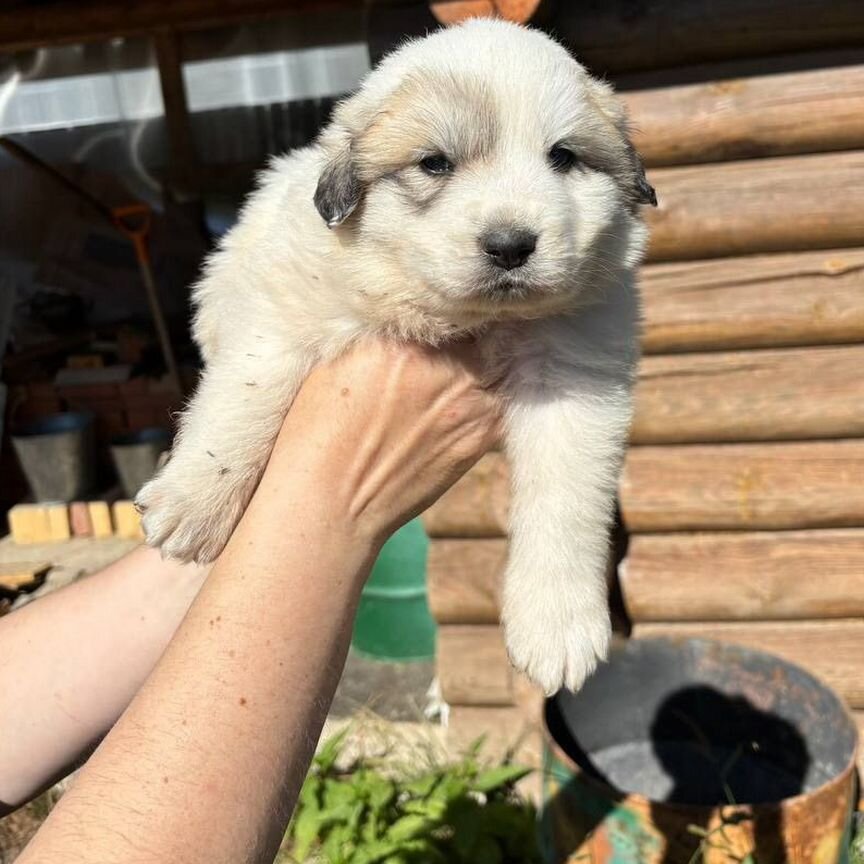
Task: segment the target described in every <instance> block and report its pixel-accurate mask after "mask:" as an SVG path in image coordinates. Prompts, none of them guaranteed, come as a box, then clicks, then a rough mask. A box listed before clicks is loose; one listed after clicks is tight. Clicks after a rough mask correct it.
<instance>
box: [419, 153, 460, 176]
mask: <svg viewBox="0 0 864 864" xmlns="http://www.w3.org/2000/svg"><path fill="white" fill-rule="evenodd" d="M420 167H421V168H422V169H423V170H424V171H425V172H426V173H427V174H449V173H450V172H451V171H452V170H453V163H452V162H451V161H450V160H449V159H448V158H447V157H446V156H445V155H444V154H443V153H433V154H432V155H431V156H427V157H426V158H425V159H421V160H420Z"/></svg>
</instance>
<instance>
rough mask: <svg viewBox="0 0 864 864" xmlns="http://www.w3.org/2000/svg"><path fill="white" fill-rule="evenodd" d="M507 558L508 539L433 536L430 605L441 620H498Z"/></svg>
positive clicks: (468, 621) (433, 613)
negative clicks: (435, 538) (502, 580)
mask: <svg viewBox="0 0 864 864" xmlns="http://www.w3.org/2000/svg"><path fill="white" fill-rule="evenodd" d="M506 562H507V541H506V540H503V539H490V540H433V541H432V543H431V544H430V546H429V560H428V564H427V582H428V591H429V608H430V609H431V611H432V615H433V617H434V618H435V620H436V621H438V622H439V623H440V624H494V623H496V622H497V621H498V608H499V606H498V592H499V587H500V582H501V577H502V576H503V573H504V566H505V564H506Z"/></svg>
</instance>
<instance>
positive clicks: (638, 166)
mask: <svg viewBox="0 0 864 864" xmlns="http://www.w3.org/2000/svg"><path fill="white" fill-rule="evenodd" d="M630 155H631V157H632V159H633V168H634V172H635V179H634V182H633V185H634V188H635V190H636V201H637V202H638V203H639V204H650V205H651V206H652V207H656V206H657V193H656V192H655V191H654V187H653V186H652V185H651V184H650V183H649V182H648V178H647V177H646V176H645V166H644V165H643V164H642V160H641V159H640V158H639V154H638V153H637V152H636V151H635V150H634V149H633V145H632V144H631V145H630Z"/></svg>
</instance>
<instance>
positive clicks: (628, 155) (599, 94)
mask: <svg viewBox="0 0 864 864" xmlns="http://www.w3.org/2000/svg"><path fill="white" fill-rule="evenodd" d="M588 82H589V92H590V94H591V98H592V99H593V101H594V104H595V105H596V107H597V109H598V110H599V111H600V113H601V114H602V115H603V116H604V117H605V118H606V120H607V121H608V122H609V123H611V124H612V126H613V127H614V128H615V131H616V132H617V133H618V135H619V136H620V141H621V142H623V146H624V154H623V156H624V160H623V161H624V163H625V164H624V165H623V166H621V170H620V171H619V174H620V177H621V182H622V185H624V187H625V188H626V191H627V194H628V196H629V198H630V200H631V201H632V202H633V203H635V204H650V205H651V206H652V207H656V206H657V193H656V192H655V191H654V187H653V186H652V185H651V184H650V183H649V182H648V179H647V178H646V176H645V166H644V165H643V164H642V160H641V159H640V158H639V154H638V153H637V152H636V149H635V148H634V147H633V144H632V143H631V141H630V124H629V122H628V120H627V113H626V111H625V110H624V105H623V103H622V102H621V100H620V99H619V98H618V97H617V96H616V95H615V91H614V90H613V89H612V88H611V87H610V86H609V85H608V84H607V83H606V82H605V81H598V80H597V79H596V78H591V77H590V76H589V77H588Z"/></svg>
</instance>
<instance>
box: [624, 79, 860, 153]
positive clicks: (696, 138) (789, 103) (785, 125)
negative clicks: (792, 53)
mask: <svg viewBox="0 0 864 864" xmlns="http://www.w3.org/2000/svg"><path fill="white" fill-rule="evenodd" d="M621 96H622V98H623V99H624V102H625V103H626V105H627V109H628V111H629V113H630V119H631V120H632V122H633V143H634V145H635V146H636V149H637V150H638V151H639V154H640V156H641V157H642V159H643V161H644V162H645V164H646V165H649V166H660V165H686V164H689V163H696V162H723V161H726V160H728V159H751V158H756V157H764V156H781V155H787V154H792V153H823V152H826V151H829V150H854V149H857V148H861V147H864V65H857V66H842V67H837V68H833V69H808V70H806V71H801V72H787V73H786V74H780V75H758V76H753V77H748V78H743V77H742V78H735V79H732V80H726V81H709V82H707V83H700V84H688V85H685V86H677V87H659V88H653V89H648V90H638V91H634V92H630V93H622V94H621ZM814 117H818V118H819V122H818V123H814V122H812V118H814Z"/></svg>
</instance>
